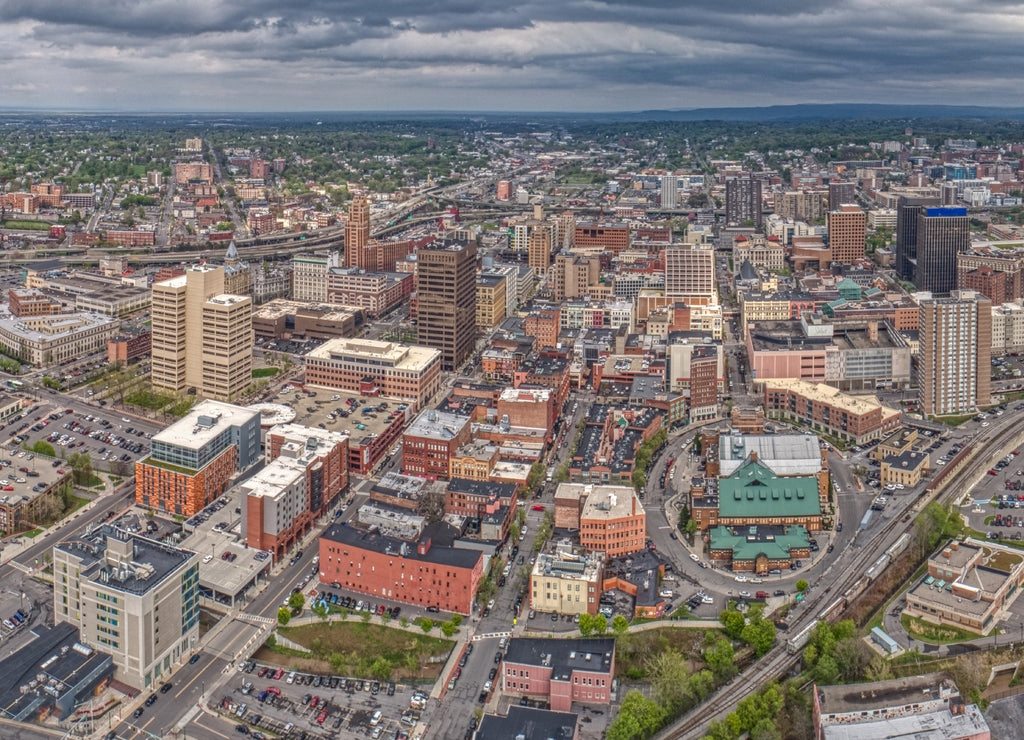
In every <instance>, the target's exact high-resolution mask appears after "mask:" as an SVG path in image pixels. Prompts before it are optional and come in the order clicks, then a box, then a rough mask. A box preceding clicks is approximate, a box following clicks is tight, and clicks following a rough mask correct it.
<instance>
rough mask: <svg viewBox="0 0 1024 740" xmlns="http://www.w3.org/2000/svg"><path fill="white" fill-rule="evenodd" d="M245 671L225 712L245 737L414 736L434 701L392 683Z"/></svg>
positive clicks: (256, 668)
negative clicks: (418, 723) (412, 729)
mask: <svg viewBox="0 0 1024 740" xmlns="http://www.w3.org/2000/svg"><path fill="white" fill-rule="evenodd" d="M239 668H240V669H241V670H240V672H239V674H238V676H239V677H238V679H237V680H233V681H232V682H231V684H229V687H228V689H227V690H226V691H225V693H224V695H223V697H221V700H220V709H221V711H222V712H224V713H225V714H229V715H230V716H232V717H233V719H234V720H235V721H237V723H238V724H237V725H236V729H238V732H239V733H244V734H248V735H250V736H255V737H256V738H257V740H259V737H260V735H261V734H262V735H276V736H281V737H289V738H298V739H299V740H301V739H302V738H320V737H325V738H326V737H338V736H344V737H352V736H359V737H369V738H374V739H375V740H382V739H385V738H386V739H387V740H393V739H394V738H400V737H402V736H403V734H404V735H405V736H406V737H408V734H409V731H410V729H411V728H412V727H413V726H414V725H415V724H416V722H417V721H418V720H419V718H420V715H421V713H422V712H423V710H424V709H425V708H426V705H427V702H428V701H429V700H428V699H427V698H426V695H425V694H424V693H423V692H418V691H414V690H413V689H412V688H411V687H408V686H405V685H402V684H396V683H393V682H388V681H370V680H363V679H350V678H346V677H342V676H324V675H318V674H310V673H302V672H295V671H285V670H284V669H282V668H277V667H273V666H267V665H263V664H257V663H253V662H247V663H244V664H243V665H241V666H239ZM243 728H244V729H243ZM341 733H344V734H341Z"/></svg>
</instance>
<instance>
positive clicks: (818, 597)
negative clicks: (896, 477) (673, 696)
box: [655, 416, 1024, 740]
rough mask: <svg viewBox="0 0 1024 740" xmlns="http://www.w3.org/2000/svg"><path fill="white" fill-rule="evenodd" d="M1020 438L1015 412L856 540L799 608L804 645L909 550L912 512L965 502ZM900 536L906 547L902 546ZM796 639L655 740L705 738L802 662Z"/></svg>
mask: <svg viewBox="0 0 1024 740" xmlns="http://www.w3.org/2000/svg"><path fill="white" fill-rule="evenodd" d="M1022 437H1024V416H1016V417H1014V418H1013V419H1012V420H1011V421H1009V422H1008V423H1006V424H1004V425H1002V426H999V427H992V428H991V429H988V430H986V431H985V432H984V433H982V434H979V435H978V437H977V438H976V439H975V441H974V442H973V443H972V444H971V445H970V447H969V448H967V449H965V450H964V451H963V453H962V454H964V453H966V454H965V455H964V459H963V460H962V461H961V465H960V466H959V467H958V469H956V470H954V471H953V472H952V473H951V474H948V475H945V476H943V477H942V478H940V476H936V478H937V480H936V481H933V483H935V482H939V483H940V485H938V486H935V487H934V488H932V487H931V486H929V487H928V488H926V489H925V492H924V493H923V494H922V495H921V499H920V500H919V501H918V502H916V503H915V504H914V505H913V506H911V507H908V509H907V511H906V513H905V514H903V515H902V516H898V517H894V518H893V519H891V520H890V521H889V522H887V523H886V524H885V525H884V526H883V527H881V528H880V529H878V530H877V531H876V532H875V533H874V534H873V535H871V536H870V538H869V539H867V540H866V541H863V542H857V541H856V540H855V541H854V545H853V547H854V548H855V550H856V554H854V555H853V558H852V561H851V560H846V561H843V562H842V563H841V565H840V561H837V562H836V563H835V564H833V565H832V566H830V568H829V569H828V570H826V571H825V573H824V574H822V577H821V578H820V579H819V580H818V582H817V583H816V584H815V585H814V587H813V588H812V589H811V592H810V593H811V595H810V597H808V598H805V599H804V602H803V604H802V605H801V606H800V607H798V608H799V610H800V611H801V612H802V613H801V615H800V617H799V618H798V619H797V620H796V622H795V624H793V625H792V627H791V629H793V630H794V632H793V635H794V638H795V637H797V636H800V635H801V634H803V635H804V642H805V643H806V637H807V636H809V634H810V632H811V631H812V630H813V628H814V626H815V625H817V623H818V622H819V621H821V620H823V619H824V620H826V621H830V622H831V621H836V620H838V619H839V618H840V617H841V616H842V614H843V612H844V611H845V609H846V606H847V605H848V604H849V603H850V602H851V601H853V600H854V599H855V598H856V597H857V596H859V595H860V594H861V593H863V591H864V590H865V589H866V588H867V587H868V586H869V585H870V582H871V581H872V580H873V579H874V578H877V577H878V576H879V575H880V574H881V572H882V571H883V570H884V569H885V568H886V567H888V565H889V564H890V563H891V562H892V560H893V558H894V557H895V555H897V554H899V552H902V550H903V549H905V548H906V546H907V543H908V542H909V534H910V533H909V529H910V527H911V526H913V521H914V513H916V512H918V511H920V510H921V509H922V508H924V506H925V505H926V504H927V503H928V502H930V501H932V500H937V501H939V502H940V503H949V502H954V503H957V504H959V503H961V502H962V501H963V500H964V499H965V498H966V497H967V495H968V494H969V492H970V491H971V490H972V489H973V488H974V486H975V485H976V484H977V483H978V481H979V480H980V479H981V476H983V475H985V472H986V471H987V470H988V468H989V467H991V461H992V460H998V459H999V458H1001V457H1003V456H1004V455H1006V454H1007V452H1009V450H1011V449H1013V448H1015V447H1016V446H1017V445H1018V444H1020V442H1021V438H1022ZM929 489H931V490H929ZM901 539H902V540H903V542H902V547H901V546H900V544H899V543H900V541H901ZM879 553H882V555H881V556H879ZM883 560H884V562H883ZM837 566H838V567H839V571H838V572H837V573H836V576H835V579H834V580H832V581H831V582H830V583H826V582H825V581H826V579H827V578H828V577H829V575H830V572H831V571H832V568H836V567H837ZM869 572H870V573H869ZM792 639H793V638H791V640H790V641H787V642H786V643H781V642H780V643H778V644H776V645H775V647H773V648H772V649H771V650H770V651H769V652H768V653H766V654H765V655H764V657H763V658H761V660H760V661H758V662H757V663H755V664H754V665H753V666H751V667H750V668H749V669H748V670H746V671H744V672H743V673H742V674H740V675H738V676H736V677H735V678H734V679H733V680H732V681H730V682H729V683H728V684H726V685H725V686H723V687H722V688H720V689H719V690H718V691H717V692H716V693H715V694H714V695H712V696H711V697H710V698H709V699H708V700H707V701H706V702H704V703H703V704H701V705H700V706H698V707H696V708H695V709H693V710H692V711H690V712H688V713H687V714H685V715H683V716H682V717H680V718H679V719H678V720H676V721H675V722H674V723H672V724H671V725H669V726H668V727H665V728H663V729H662V730H661V731H659V732H658V733H657V734H656V735H655V738H656V740H698V739H699V738H701V737H703V736H704V735H705V734H706V732H707V728H708V725H710V724H711V722H712V721H714V720H716V719H717V720H722V719H725V716H726V715H727V714H728V713H729V712H730V711H732V709H734V708H735V706H736V704H737V703H738V702H739V701H741V700H742V699H744V698H745V697H746V696H748V695H749V694H751V693H753V692H755V691H758V690H759V689H761V688H762V687H763V686H764V685H765V684H766V683H767V682H768V681H770V680H772V679H775V678H778V677H779V676H782V675H784V674H785V673H787V672H788V671H789V670H790V669H791V668H793V667H794V666H795V665H796V664H797V663H798V662H799V661H800V652H801V646H799V645H797V646H796V649H795V650H792V652H791V647H790V645H789V642H791V641H792Z"/></svg>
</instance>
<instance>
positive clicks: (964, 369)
mask: <svg viewBox="0 0 1024 740" xmlns="http://www.w3.org/2000/svg"><path fill="white" fill-rule="evenodd" d="M918 324H919V329H918V332H919V349H918V358H917V376H918V377H917V385H918V393H919V397H920V401H921V413H922V414H926V415H928V416H931V415H943V414H965V413H973V412H974V411H976V410H977V409H978V408H980V407H982V406H987V405H989V404H990V403H991V401H992V394H991V371H992V366H991V359H992V303H991V301H989V300H988V298H986V297H985V296H983V295H981V294H980V293H976V292H974V291H972V290H955V291H953V292H952V293H951V294H950V295H949V296H948V297H945V296H941V297H934V298H933V297H929V298H925V299H923V300H921V302H920V319H919V322H918Z"/></svg>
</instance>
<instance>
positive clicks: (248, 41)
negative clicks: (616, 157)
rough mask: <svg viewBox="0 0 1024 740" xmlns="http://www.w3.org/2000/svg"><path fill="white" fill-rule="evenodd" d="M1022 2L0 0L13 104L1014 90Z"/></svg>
mask: <svg viewBox="0 0 1024 740" xmlns="http://www.w3.org/2000/svg"><path fill="white" fill-rule="evenodd" d="M1022 38H1024V2H1012V1H1006V2H1004V1H1002V0H973V1H971V0H929V2H925V1H924V0H814V1H813V2H808V0H704V1H702V2H693V1H692V0H675V1H673V0H607V1H604V2H602V1H600V0H523V2H522V3H512V2H506V1H503V2H496V1H495V0H377V1H376V2H372V3H371V2H366V1H365V0H361V1H360V2H349V1H346V0H0V69H2V70H3V75H2V76H0V107H6V108H19V107H26V108H50V109H53V108H56V109H79V108H84V109H105V110H123V111H147V110H154V111H192V110H196V111H304V110H305V111H335V110H337V111H366V110H370V111H387V110H396V111H398V110H401V111H413V110H451V111H515V110H521V111H568V112H573V111H633V110H649V109H677V108H701V107H745V106H763V105H783V104H794V103H829V102H864V103H872V102H873V103H922V104H948V105H996V106H1003V105H1019V104H1020V101H1021V97H1020V81H1019V70H1020V69H1021V68H1022V67H1024V64H1022V62H1024V43H1022V42H1021V39H1022Z"/></svg>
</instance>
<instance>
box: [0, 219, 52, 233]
mask: <svg viewBox="0 0 1024 740" xmlns="http://www.w3.org/2000/svg"><path fill="white" fill-rule="evenodd" d="M0 225H2V226H3V228H5V229H21V230H22V231H49V230H50V224H48V223H46V222H45V221H0Z"/></svg>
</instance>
